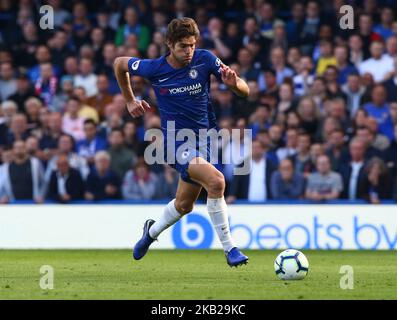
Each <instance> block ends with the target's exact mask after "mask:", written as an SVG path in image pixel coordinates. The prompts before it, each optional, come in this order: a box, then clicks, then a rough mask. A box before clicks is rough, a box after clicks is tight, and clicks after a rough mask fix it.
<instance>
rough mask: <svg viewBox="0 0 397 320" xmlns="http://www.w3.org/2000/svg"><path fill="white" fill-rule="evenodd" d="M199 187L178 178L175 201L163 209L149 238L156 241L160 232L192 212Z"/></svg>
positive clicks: (152, 227)
mask: <svg viewBox="0 0 397 320" xmlns="http://www.w3.org/2000/svg"><path fill="white" fill-rule="evenodd" d="M201 188H202V187H201V186H200V185H196V184H192V183H188V182H185V181H183V180H182V179H181V178H179V182H178V189H177V191H176V196H175V199H173V200H171V201H170V202H169V203H168V204H167V206H166V207H165V209H164V213H163V215H162V216H161V217H160V219H159V220H158V221H156V222H155V223H154V224H153V225H152V226H151V228H150V230H149V234H150V237H152V238H153V239H156V238H157V237H158V236H159V234H160V233H161V232H163V231H164V230H165V229H167V228H168V227H170V226H172V225H173V224H174V223H176V222H177V221H178V220H179V219H180V218H182V216H184V215H185V214H187V213H189V212H191V211H192V210H193V205H194V202H195V201H196V200H197V198H198V196H199V194H200V191H201Z"/></svg>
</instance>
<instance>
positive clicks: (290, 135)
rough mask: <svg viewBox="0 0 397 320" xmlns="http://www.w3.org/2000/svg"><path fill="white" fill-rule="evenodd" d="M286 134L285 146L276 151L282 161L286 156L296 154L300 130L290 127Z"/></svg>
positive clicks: (289, 156)
mask: <svg viewBox="0 0 397 320" xmlns="http://www.w3.org/2000/svg"><path fill="white" fill-rule="evenodd" d="M285 136H286V144H285V147H283V148H280V149H278V150H277V152H276V154H277V157H278V160H279V162H280V163H281V161H282V160H284V159H286V158H291V157H293V156H294V155H295V154H296V148H297V146H298V130H296V129H294V128H290V129H288V130H287V131H286V133H285Z"/></svg>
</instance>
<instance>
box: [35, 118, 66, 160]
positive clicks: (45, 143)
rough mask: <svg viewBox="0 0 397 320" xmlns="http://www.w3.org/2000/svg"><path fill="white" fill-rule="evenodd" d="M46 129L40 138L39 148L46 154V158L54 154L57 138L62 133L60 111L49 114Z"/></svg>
mask: <svg viewBox="0 0 397 320" xmlns="http://www.w3.org/2000/svg"><path fill="white" fill-rule="evenodd" d="M48 129H49V130H48V131H47V132H45V133H44V134H43V136H42V137H41V139H40V149H41V150H43V152H44V153H45V154H46V155H47V156H46V159H47V160H48V159H49V158H50V157H52V156H53V155H54V154H55V152H56V150H57V148H58V141H59V138H60V137H61V135H62V134H63V131H62V115H61V113H59V112H52V113H51V114H50V115H49V122H48Z"/></svg>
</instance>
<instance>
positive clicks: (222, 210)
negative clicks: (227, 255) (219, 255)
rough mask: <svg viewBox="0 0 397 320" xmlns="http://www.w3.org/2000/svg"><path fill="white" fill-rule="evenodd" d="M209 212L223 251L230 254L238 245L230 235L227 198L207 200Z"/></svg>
mask: <svg viewBox="0 0 397 320" xmlns="http://www.w3.org/2000/svg"><path fill="white" fill-rule="evenodd" d="M207 210H208V213H209V215H210V218H211V221H212V225H213V226H214V228H215V230H216V233H217V234H218V237H219V240H220V241H221V243H222V246H223V250H224V251H225V252H229V251H230V250H231V249H232V248H234V247H235V246H236V245H235V243H234V241H233V239H232V235H231V233H230V227H229V220H228V215H227V206H226V201H225V198H224V197H222V198H219V199H210V198H207Z"/></svg>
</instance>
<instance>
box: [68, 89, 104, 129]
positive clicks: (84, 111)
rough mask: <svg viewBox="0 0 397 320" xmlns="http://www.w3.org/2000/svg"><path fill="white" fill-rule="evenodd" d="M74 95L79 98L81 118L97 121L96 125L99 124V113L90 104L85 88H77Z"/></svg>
mask: <svg viewBox="0 0 397 320" xmlns="http://www.w3.org/2000/svg"><path fill="white" fill-rule="evenodd" d="M73 93H74V95H75V96H76V97H77V98H79V101H80V109H79V117H82V118H84V119H92V120H94V121H95V123H99V114H98V111H97V110H96V109H95V108H94V107H91V106H90V105H89V104H88V97H87V94H86V90H85V89H84V87H82V86H79V87H75V88H74V90H73Z"/></svg>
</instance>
